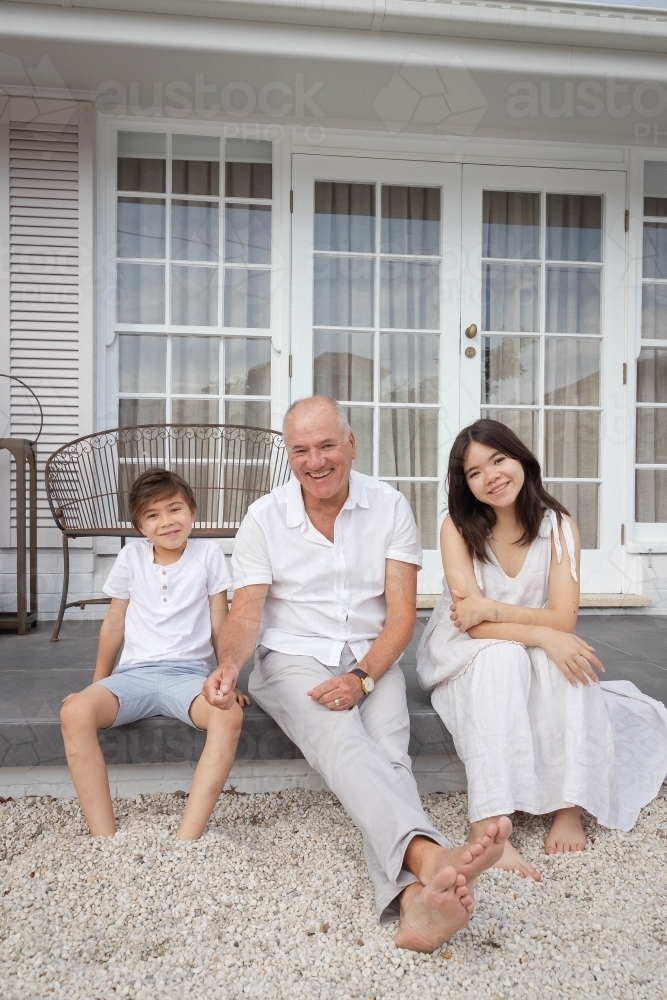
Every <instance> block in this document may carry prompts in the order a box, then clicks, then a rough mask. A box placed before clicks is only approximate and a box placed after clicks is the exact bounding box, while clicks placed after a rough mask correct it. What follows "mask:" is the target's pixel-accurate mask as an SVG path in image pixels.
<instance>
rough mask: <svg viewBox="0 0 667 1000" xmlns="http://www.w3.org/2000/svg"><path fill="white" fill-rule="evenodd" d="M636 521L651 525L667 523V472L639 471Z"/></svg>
mask: <svg viewBox="0 0 667 1000" xmlns="http://www.w3.org/2000/svg"><path fill="white" fill-rule="evenodd" d="M635 520H637V521H640V522H642V523H646V522H648V523H649V524H659V523H661V522H663V523H664V522H665V521H667V470H665V469H637V471H636V473H635Z"/></svg>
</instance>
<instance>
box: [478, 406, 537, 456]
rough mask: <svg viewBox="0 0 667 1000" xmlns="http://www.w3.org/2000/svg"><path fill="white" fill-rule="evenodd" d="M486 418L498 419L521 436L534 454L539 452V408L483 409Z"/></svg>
mask: <svg viewBox="0 0 667 1000" xmlns="http://www.w3.org/2000/svg"><path fill="white" fill-rule="evenodd" d="M481 416H482V417H483V418H484V419H485V420H498V421H499V422H500V423H501V424H505V426H506V427H509V428H510V429H511V430H513V431H514V433H515V434H516V435H517V437H519V438H520V439H521V440H522V441H523V443H524V444H525V446H526V447H527V448H530V450H531V451H532V453H533V455H536V454H537V448H538V427H539V413H538V411H537V410H491V409H483V410H482V411H481Z"/></svg>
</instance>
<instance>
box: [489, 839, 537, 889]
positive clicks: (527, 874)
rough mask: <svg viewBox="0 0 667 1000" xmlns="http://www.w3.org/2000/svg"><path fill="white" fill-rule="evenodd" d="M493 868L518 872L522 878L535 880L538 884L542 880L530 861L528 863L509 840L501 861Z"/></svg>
mask: <svg viewBox="0 0 667 1000" xmlns="http://www.w3.org/2000/svg"><path fill="white" fill-rule="evenodd" d="M493 867H494V868H502V869H503V870H504V871H506V872H517V874H518V875H520V876H521V878H534V879H535V881H536V882H539V881H540V879H541V878H542V876H541V875H540V873H539V872H538V870H537V868H533V866H532V865H531V863H530V861H526V859H525V858H524V857H523V855H521V854H519V852H518V851H517V849H516V847H513V846H512V845H511V844H510V842H509V840H508V841H506V843H505V850H504V851H503V854H502V857H501V859H500V861H496V863H495V865H494V866H493Z"/></svg>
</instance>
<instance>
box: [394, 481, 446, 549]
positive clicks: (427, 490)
mask: <svg viewBox="0 0 667 1000" xmlns="http://www.w3.org/2000/svg"><path fill="white" fill-rule="evenodd" d="M391 485H392V486H394V487H395V488H396V489H397V490H398V491H399V492H400V493H402V494H403V496H404V497H405V498H406V500H407V501H408V503H409V504H410V506H411V507H412V513H413V514H414V515H415V521H416V522H417V529H418V531H419V537H420V540H421V545H422V548H423V549H436V548H437V547H438V543H437V529H438V484H437V483H406V482H402V483H392V484H391Z"/></svg>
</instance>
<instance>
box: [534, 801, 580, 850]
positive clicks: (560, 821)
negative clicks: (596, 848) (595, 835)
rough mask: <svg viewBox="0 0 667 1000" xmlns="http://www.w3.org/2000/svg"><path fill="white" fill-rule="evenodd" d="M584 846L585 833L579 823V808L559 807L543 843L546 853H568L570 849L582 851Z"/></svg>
mask: <svg viewBox="0 0 667 1000" xmlns="http://www.w3.org/2000/svg"><path fill="white" fill-rule="evenodd" d="M585 847H586V834H585V833H584V828H583V826H582V825H581V809H580V808H579V806H571V807H570V808H569V809H559V810H558V811H557V812H556V814H555V816H554V821H553V823H552V824H551V829H550V830H549V833H548V834H547V839H546V841H545V844H544V851H545V853H546V854H569V853H570V852H571V851H583V850H584V848H585Z"/></svg>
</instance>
